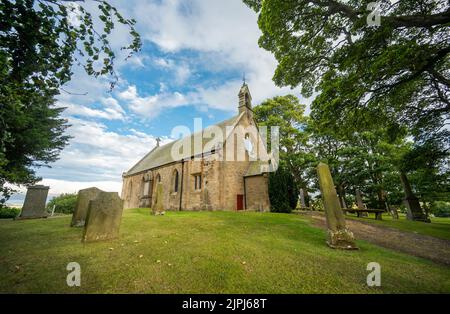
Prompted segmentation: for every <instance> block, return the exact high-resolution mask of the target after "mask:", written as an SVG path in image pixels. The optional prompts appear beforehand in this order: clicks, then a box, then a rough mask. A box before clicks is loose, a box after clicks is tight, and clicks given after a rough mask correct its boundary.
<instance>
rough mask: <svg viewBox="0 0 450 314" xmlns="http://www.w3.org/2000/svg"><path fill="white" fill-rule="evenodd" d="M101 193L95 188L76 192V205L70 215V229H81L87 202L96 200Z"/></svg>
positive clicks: (87, 206)
mask: <svg viewBox="0 0 450 314" xmlns="http://www.w3.org/2000/svg"><path fill="white" fill-rule="evenodd" d="M100 192H103V191H102V190H100V189H97V188H88V189H83V190H80V191H78V196H77V203H76V205H75V210H74V211H73V214H72V221H71V222H70V226H71V227H83V226H84V222H85V220H86V215H87V212H88V208H89V202H90V201H92V200H94V199H96V198H97V196H98V195H99V194H100Z"/></svg>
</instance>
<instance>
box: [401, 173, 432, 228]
mask: <svg viewBox="0 0 450 314" xmlns="http://www.w3.org/2000/svg"><path fill="white" fill-rule="evenodd" d="M400 181H401V183H402V186H403V191H404V192H405V198H404V200H403V203H404V204H405V207H406V218H407V219H408V220H415V221H423V222H431V220H430V218H428V217H427V215H426V214H425V213H424V212H423V211H422V207H421V206H420V203H419V199H418V198H417V197H416V196H415V195H414V193H413V191H412V189H411V185H410V184H409V180H408V178H407V177H406V174H405V173H403V172H400Z"/></svg>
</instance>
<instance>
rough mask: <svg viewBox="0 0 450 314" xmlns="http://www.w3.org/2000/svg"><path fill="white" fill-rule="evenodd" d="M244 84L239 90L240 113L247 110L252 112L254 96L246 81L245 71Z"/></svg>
mask: <svg viewBox="0 0 450 314" xmlns="http://www.w3.org/2000/svg"><path fill="white" fill-rule="evenodd" d="M242 80H243V84H242V86H241V89H240V90H239V94H238V96H239V107H238V108H239V113H242V112H244V111H246V112H247V113H249V114H251V112H252V96H251V95H250V90H249V88H248V85H247V82H246V81H245V73H244V75H243V77H242Z"/></svg>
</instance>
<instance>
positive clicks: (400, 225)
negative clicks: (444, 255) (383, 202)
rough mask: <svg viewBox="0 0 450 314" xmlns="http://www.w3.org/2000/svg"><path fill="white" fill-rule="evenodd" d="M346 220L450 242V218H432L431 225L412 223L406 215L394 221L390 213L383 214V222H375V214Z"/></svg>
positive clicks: (351, 216) (354, 216)
mask: <svg viewBox="0 0 450 314" xmlns="http://www.w3.org/2000/svg"><path fill="white" fill-rule="evenodd" d="M346 218H350V219H355V220H359V221H364V222H369V223H373V224H377V225H381V226H385V227H390V228H396V229H399V230H402V231H408V232H414V233H418V234H423V235H428V236H432V237H436V238H441V239H446V240H450V218H441V217H432V218H431V223H424V222H420V221H410V220H407V219H406V215H404V214H399V219H398V220H394V219H392V216H391V215H390V214H388V213H383V220H375V219H374V214H369V217H362V218H357V217H356V214H348V215H346Z"/></svg>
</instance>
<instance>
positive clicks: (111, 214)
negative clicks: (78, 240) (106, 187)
mask: <svg viewBox="0 0 450 314" xmlns="http://www.w3.org/2000/svg"><path fill="white" fill-rule="evenodd" d="M122 211H123V200H122V199H121V198H120V197H119V194H118V193H116V192H103V191H101V192H100V193H99V194H98V196H97V198H95V199H94V200H91V201H89V207H88V212H87V215H86V221H85V224H84V229H83V237H82V241H83V242H94V241H102V240H111V239H115V238H117V237H118V236H119V228H120V221H121V219H122Z"/></svg>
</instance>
